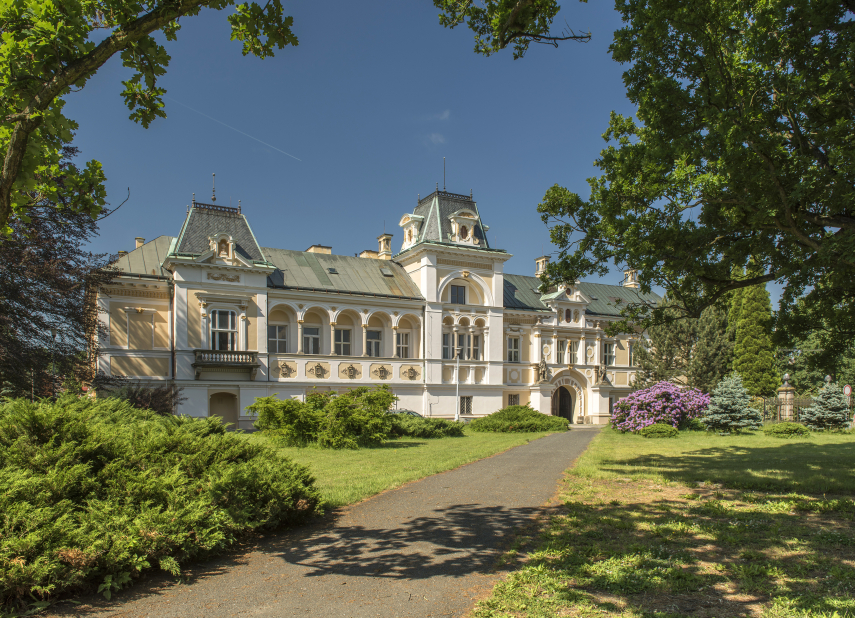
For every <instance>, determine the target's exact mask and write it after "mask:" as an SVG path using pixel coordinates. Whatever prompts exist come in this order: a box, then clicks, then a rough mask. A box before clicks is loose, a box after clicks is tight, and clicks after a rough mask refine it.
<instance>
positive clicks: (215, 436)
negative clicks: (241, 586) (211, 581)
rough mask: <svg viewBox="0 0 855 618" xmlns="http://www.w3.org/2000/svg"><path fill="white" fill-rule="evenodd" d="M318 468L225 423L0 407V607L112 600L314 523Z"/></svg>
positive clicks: (99, 408) (118, 404)
mask: <svg viewBox="0 0 855 618" xmlns="http://www.w3.org/2000/svg"><path fill="white" fill-rule="evenodd" d="M319 500H320V494H319V492H318V490H317V489H316V488H315V486H314V479H313V478H312V476H311V475H310V473H309V470H308V469H307V468H305V467H303V466H300V465H297V464H295V463H294V462H293V461H291V460H290V459H288V458H287V457H285V456H283V455H280V454H279V451H278V450H277V449H275V448H272V447H270V446H266V445H263V444H258V443H252V442H250V441H248V440H247V439H246V437H245V436H243V435H241V434H238V433H234V432H229V431H226V428H225V427H224V426H223V425H222V423H221V422H220V420H219V419H218V418H216V417H213V418H205V419H197V418H189V417H176V416H161V415H159V414H157V413H155V412H150V411H144V410H137V409H134V408H133V407H132V406H131V405H130V404H129V403H128V402H127V401H123V400H119V399H116V398H108V399H90V398H87V397H84V398H78V397H75V396H72V395H66V396H64V397H61V398H60V399H59V400H57V401H56V402H49V401H46V400H45V401H42V402H37V403H31V402H29V401H27V400H24V399H16V400H9V401H6V402H3V403H2V404H0V513H2V517H0V605H3V606H6V607H8V606H10V605H11V606H14V605H16V604H17V605H24V604H26V603H28V602H32V601H33V600H38V599H45V598H47V597H50V596H52V595H56V594H58V593H62V592H69V591H72V590H77V591H83V590H87V589H88V590H91V591H96V590H97V591H99V592H102V593H103V594H104V595H105V596H107V597H108V598H109V595H110V594H111V593H113V592H115V591H116V590H118V589H120V588H121V587H122V586H123V585H125V584H126V583H128V582H130V581H131V579H132V578H134V577H137V576H138V575H139V574H140V573H141V572H142V571H144V570H146V569H151V568H158V567H159V568H160V569H163V570H166V571H168V572H170V573H172V574H174V575H178V574H179V573H180V569H181V566H180V565H181V564H182V563H184V562H185V561H187V560H190V559H194V558H198V557H203V556H207V555H210V554H212V553H213V552H217V551H220V550H222V549H224V548H226V547H228V546H229V545H231V544H232V543H234V542H235V540H236V539H237V538H238V537H239V536H240V535H242V534H244V533H246V532H248V531H252V530H258V529H271V528H276V527H279V526H282V525H286V524H296V523H298V522H302V521H304V520H306V519H307V518H308V517H310V516H311V515H313V514H314V513H315V512H316V511H317V509H318V503H319Z"/></svg>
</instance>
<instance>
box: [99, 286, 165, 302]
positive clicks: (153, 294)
mask: <svg viewBox="0 0 855 618" xmlns="http://www.w3.org/2000/svg"><path fill="white" fill-rule="evenodd" d="M104 294H106V295H107V296H133V297H136V298H152V299H160V300H169V293H168V292H159V291H157V290H138V289H125V288H116V289H110V290H104Z"/></svg>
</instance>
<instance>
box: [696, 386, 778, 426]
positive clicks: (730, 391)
mask: <svg viewBox="0 0 855 618" xmlns="http://www.w3.org/2000/svg"><path fill="white" fill-rule="evenodd" d="M750 401H751V397H750V396H749V395H748V392H747V391H746V390H745V387H744V386H743V384H742V378H741V377H740V375H739V374H738V373H732V374H730V375H729V376H727V377H725V378H724V379H723V380H722V381H721V382H719V384H718V386H716V387H715V389H714V390H713V393H712V398H711V399H710V405H709V407H708V408H707V411H706V412H705V413H704V415H703V416H702V417H701V422H702V423H703V424H704V425H706V426H707V429H710V430H712V431H740V430H741V429H759V428H760V427H761V426H762V424H763V417H762V416H761V414H760V411H759V410H755V409H754V408H752V407H750V406H749V405H748V403H749V402H750Z"/></svg>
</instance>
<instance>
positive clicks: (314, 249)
mask: <svg viewBox="0 0 855 618" xmlns="http://www.w3.org/2000/svg"><path fill="white" fill-rule="evenodd" d="M306 253H323V254H324V255H330V254H332V247H327V246H325V245H312V246H311V247H309V248H308V249H306Z"/></svg>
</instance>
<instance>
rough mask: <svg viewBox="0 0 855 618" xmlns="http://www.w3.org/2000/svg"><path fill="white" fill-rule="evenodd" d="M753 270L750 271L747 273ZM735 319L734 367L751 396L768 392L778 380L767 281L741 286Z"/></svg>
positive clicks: (767, 394)
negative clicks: (747, 286) (745, 286)
mask: <svg viewBox="0 0 855 618" xmlns="http://www.w3.org/2000/svg"><path fill="white" fill-rule="evenodd" d="M753 274H756V271H751V272H749V276H751V275H753ZM741 300H742V302H741V306H740V308H739V313H738V318H737V322H736V342H735V343H734V346H733V370H734V371H735V372H737V373H738V374H739V375H740V376H742V381H743V383H744V384H745V389H746V390H747V391H748V392H749V394H751V395H754V396H765V397H768V396H771V395H773V394H774V393H775V389H776V388H777V387H778V386H780V384H781V380H780V378H779V377H778V372H777V370H776V368H775V353H774V348H773V346H772V330H771V323H772V303H771V301H770V300H769V292H768V291H767V290H766V285H765V284H763V285H755V286H752V287H749V288H744V289H743V290H742V294H741Z"/></svg>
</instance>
